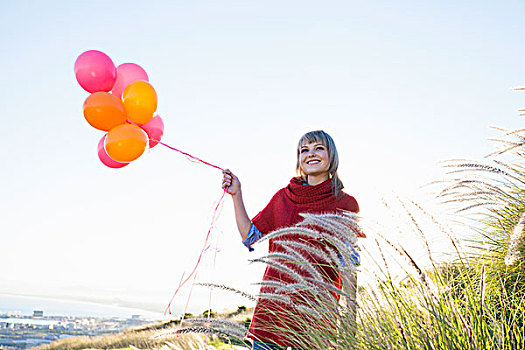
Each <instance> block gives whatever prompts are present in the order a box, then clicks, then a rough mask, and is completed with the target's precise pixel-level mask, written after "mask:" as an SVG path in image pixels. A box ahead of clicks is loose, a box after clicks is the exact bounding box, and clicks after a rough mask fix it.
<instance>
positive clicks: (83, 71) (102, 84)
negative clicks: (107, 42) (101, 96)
mask: <svg viewBox="0 0 525 350" xmlns="http://www.w3.org/2000/svg"><path fill="white" fill-rule="evenodd" d="M75 76H76V78H77V81H78V83H79V84H80V86H82V88H83V89H84V90H86V91H87V92H98V91H110V90H111V89H112V88H113V85H114V84H115V80H116V79H117V68H116V67H115V64H114V63H113V61H112V60H111V58H109V56H108V55H106V54H105V53H103V52H100V51H97V50H90V51H86V52H84V53H82V54H81V55H80V56H78V58H77V60H76V61H75Z"/></svg>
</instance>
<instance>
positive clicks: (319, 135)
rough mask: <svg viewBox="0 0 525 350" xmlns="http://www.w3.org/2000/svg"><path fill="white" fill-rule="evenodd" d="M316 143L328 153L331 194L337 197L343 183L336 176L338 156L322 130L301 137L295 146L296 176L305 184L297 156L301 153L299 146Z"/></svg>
mask: <svg viewBox="0 0 525 350" xmlns="http://www.w3.org/2000/svg"><path fill="white" fill-rule="evenodd" d="M313 142H317V143H320V144H322V145H323V146H325V147H326V149H327V151H328V159H329V160H330V165H329V167H328V173H329V176H330V179H331V180H332V192H333V194H334V196H335V197H338V196H339V194H340V193H341V190H342V189H343V187H344V186H343V183H342V182H341V180H340V179H339V176H338V175H337V168H339V155H338V154H337V148H336V147H335V143H334V140H333V139H332V137H331V136H330V135H328V134H327V133H326V132H324V131H323V130H316V131H310V132H307V133H306V134H304V135H303V136H301V138H300V139H299V143H298V145H297V166H296V170H297V174H298V175H299V177H300V178H301V180H303V181H304V182H307V181H308V179H307V175H306V174H305V173H303V171H302V170H301V166H300V162H299V155H300V153H301V145H303V143H313Z"/></svg>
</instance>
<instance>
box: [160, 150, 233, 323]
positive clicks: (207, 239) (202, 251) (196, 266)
mask: <svg viewBox="0 0 525 350" xmlns="http://www.w3.org/2000/svg"><path fill="white" fill-rule="evenodd" d="M167 147H169V146H167ZM169 148H171V147H169ZM179 152H180V151H179ZM181 153H182V152H181ZM203 163H205V162H203ZM205 164H208V163H205ZM226 191H227V189H226V188H225V189H224V191H223V192H222V196H221V198H220V199H219V201H218V202H217V205H216V206H215V209H214V210H213V215H212V220H211V224H210V228H209V229H208V233H207V234H206V240H205V241H204V246H203V248H202V250H201V252H200V254H199V258H198V259H197V263H196V264H195V267H194V268H193V270H192V271H191V273H190V274H189V276H188V277H186V279H184V280H183V279H181V282H180V283H179V286H178V287H177V289H176V290H175V292H174V293H173V296H172V297H171V299H170V302H169V303H168V306H167V307H166V310H165V311H164V315H166V314H168V313H169V314H170V315H171V304H172V303H173V300H174V299H175V296H177V294H178V293H179V291H180V289H181V288H182V287H183V286H184V285H185V284H186V283H187V282H188V281H189V280H190V279H191V277H192V276H193V275H194V274H195V273H196V272H197V268H198V267H199V264H200V262H201V259H202V256H203V255H204V252H205V251H206V250H207V248H208V241H209V239H210V234H211V231H212V229H213V228H214V227H215V223H216V221H217V218H218V212H219V208H220V206H221V204H222V202H223V200H224V195H225V194H226Z"/></svg>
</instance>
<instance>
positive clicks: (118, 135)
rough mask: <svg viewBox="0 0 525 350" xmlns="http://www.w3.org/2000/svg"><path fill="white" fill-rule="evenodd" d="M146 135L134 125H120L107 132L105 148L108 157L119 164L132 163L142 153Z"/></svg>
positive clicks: (146, 141) (145, 144)
mask: <svg viewBox="0 0 525 350" xmlns="http://www.w3.org/2000/svg"><path fill="white" fill-rule="evenodd" d="M147 144H148V135H147V134H146V132H145V131H144V130H142V129H141V128H139V127H138V126H136V125H132V124H122V125H118V126H116V127H114V128H113V129H111V130H110V131H109V132H108V136H107V137H106V141H105V148H106V152H107V154H108V156H109V157H110V158H111V159H113V160H115V161H117V162H120V163H128V162H131V161H134V160H135V159H137V158H138V157H140V156H141V155H142V153H144V151H145V150H146V146H147Z"/></svg>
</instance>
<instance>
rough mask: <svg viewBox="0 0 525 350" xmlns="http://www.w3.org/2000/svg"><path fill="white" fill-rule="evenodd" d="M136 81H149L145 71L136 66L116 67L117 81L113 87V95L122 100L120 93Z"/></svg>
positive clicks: (131, 64) (124, 65)
mask: <svg viewBox="0 0 525 350" xmlns="http://www.w3.org/2000/svg"><path fill="white" fill-rule="evenodd" d="M137 80H145V81H149V78H148V74H147V73H146V71H145V70H144V69H143V68H142V67H141V66H139V65H138V64H135V63H122V64H121V65H120V66H118V67H117V81H116V82H115V85H114V86H113V90H112V93H113V95H115V96H117V97H118V98H122V92H123V91H124V89H125V88H126V86H128V85H129V84H131V83H133V82H134V81H137Z"/></svg>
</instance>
